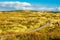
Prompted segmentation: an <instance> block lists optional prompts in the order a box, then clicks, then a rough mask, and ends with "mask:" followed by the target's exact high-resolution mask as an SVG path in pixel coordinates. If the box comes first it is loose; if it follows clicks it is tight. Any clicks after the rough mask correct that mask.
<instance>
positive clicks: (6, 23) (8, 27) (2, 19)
mask: <svg viewBox="0 0 60 40" xmlns="http://www.w3.org/2000/svg"><path fill="white" fill-rule="evenodd" d="M49 21H50V22H54V23H52V24H51V25H50V26H48V27H46V28H44V29H42V30H39V31H37V32H34V33H33V32H32V33H29V32H28V33H26V32H27V31H30V30H34V29H36V28H39V27H41V26H42V25H44V24H46V23H47V22H49ZM22 33H23V35H22ZM7 34H9V35H13V36H12V37H11V36H10V37H11V38H10V37H9V38H10V39H8V37H6V38H4V37H1V40H52V39H54V38H60V13H55V12H36V11H28V10H27V11H11V12H9V11H8V12H7V11H6V12H0V35H7ZM16 34H18V35H19V36H18V35H16ZM16 36H17V37H16ZM21 37H22V38H21ZM25 37H26V38H25ZM35 38H36V39H35Z"/></svg>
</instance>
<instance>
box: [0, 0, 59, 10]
mask: <svg viewBox="0 0 60 40" xmlns="http://www.w3.org/2000/svg"><path fill="white" fill-rule="evenodd" d="M0 2H1V3H0V10H20V9H28V10H47V9H48V10H49V11H60V0H0ZM11 2H12V4H13V5H15V4H16V5H15V6H12V7H9V6H11V5H12V4H11ZM17 2H18V4H19V3H20V4H19V5H18V4H17ZM5 3H6V4H5ZM9 4H10V5H9ZM22 4H23V5H22ZM1 5H5V6H1ZM21 5H22V6H21ZM24 5H26V6H24ZM16 6H18V7H17V9H16V8H15V7H16ZM22 7H23V8H22ZM32 8H33V9H32Z"/></svg>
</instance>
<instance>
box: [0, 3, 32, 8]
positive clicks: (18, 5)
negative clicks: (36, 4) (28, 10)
mask: <svg viewBox="0 0 60 40" xmlns="http://www.w3.org/2000/svg"><path fill="white" fill-rule="evenodd" d="M0 6H2V7H6V6H8V7H14V8H15V9H20V8H23V7H25V6H31V4H30V3H27V2H0Z"/></svg>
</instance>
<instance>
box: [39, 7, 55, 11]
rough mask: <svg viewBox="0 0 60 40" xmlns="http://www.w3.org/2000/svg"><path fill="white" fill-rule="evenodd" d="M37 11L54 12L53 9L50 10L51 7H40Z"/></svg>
mask: <svg viewBox="0 0 60 40" xmlns="http://www.w3.org/2000/svg"><path fill="white" fill-rule="evenodd" d="M39 10H43V11H44V10H46V11H53V10H55V8H53V7H52V8H51V7H40V8H39Z"/></svg>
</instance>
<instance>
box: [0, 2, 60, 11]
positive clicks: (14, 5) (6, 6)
mask: <svg viewBox="0 0 60 40" xmlns="http://www.w3.org/2000/svg"><path fill="white" fill-rule="evenodd" d="M12 9H13V10H20V9H22V10H42V11H53V10H55V8H53V7H45V6H42V7H41V5H38V6H37V5H35V4H31V3H28V2H19V1H17V2H0V10H12ZM58 9H59V10H60V8H58Z"/></svg>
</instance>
